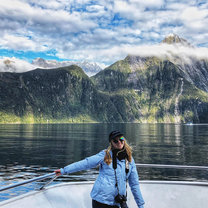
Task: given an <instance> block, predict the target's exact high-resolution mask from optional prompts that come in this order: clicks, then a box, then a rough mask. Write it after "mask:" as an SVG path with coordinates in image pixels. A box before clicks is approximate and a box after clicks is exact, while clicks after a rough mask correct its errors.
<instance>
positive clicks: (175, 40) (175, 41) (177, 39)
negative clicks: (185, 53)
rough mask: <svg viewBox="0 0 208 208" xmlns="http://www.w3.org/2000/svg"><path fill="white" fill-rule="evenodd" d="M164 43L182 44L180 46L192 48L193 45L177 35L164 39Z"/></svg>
mask: <svg viewBox="0 0 208 208" xmlns="http://www.w3.org/2000/svg"><path fill="white" fill-rule="evenodd" d="M162 43H167V44H180V45H183V46H188V47H192V46H191V44H190V43H189V42H188V41H187V40H185V39H183V38H181V37H179V36H178V35H176V34H170V35H168V36H167V37H165V38H164V40H163V41H162Z"/></svg>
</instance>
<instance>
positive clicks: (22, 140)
mask: <svg viewBox="0 0 208 208" xmlns="http://www.w3.org/2000/svg"><path fill="white" fill-rule="evenodd" d="M114 129H118V130H120V131H122V132H123V133H124V135H125V137H126V138H127V139H128V142H129V143H130V144H131V145H132V147H133V149H134V154H133V156H134V159H135V162H136V163H151V164H168V165H170V164H174V165H197V166H208V125H206V124H201V125H179V124H132V123H126V124H125V123H121V124H103V123H102V124H85V123H83V124H34V125H30V124H28V125H0V186H3V185H8V184H11V183H15V182H19V181H22V180H26V179H30V178H33V177H37V176H40V175H44V174H47V173H51V172H53V171H54V170H55V169H58V168H60V167H64V166H66V165H68V164H70V163H72V162H75V161H79V160H81V159H84V158H85V157H88V156H91V155H93V154H96V153H98V152H99V151H101V150H103V149H105V148H107V146H108V134H109V132H110V131H112V130H114ZM138 172H139V175H140V180H187V181H208V174H207V171H199V170H191V171H190V170H173V169H158V168H138ZM97 174H98V169H96V168H95V169H92V170H87V171H82V172H79V173H74V174H71V175H69V176H62V177H59V178H58V179H57V180H56V181H55V182H53V183H60V182H63V181H64V182H66V181H77V180H78V181H83V180H94V179H95V178H96V176H97ZM42 183H43V182H38V183H33V184H30V185H25V186H23V187H18V188H15V189H11V190H8V191H5V192H3V193H0V200H4V199H7V198H10V197H11V196H15V195H19V194H21V193H25V192H27V191H29V190H31V189H34V187H35V188H37V187H38V186H39V185H40V184H42Z"/></svg>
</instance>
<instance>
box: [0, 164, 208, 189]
mask: <svg viewBox="0 0 208 208" xmlns="http://www.w3.org/2000/svg"><path fill="white" fill-rule="evenodd" d="M136 166H137V167H143V168H146V167H147V168H174V169H195V170H208V167H207V166H187V165H161V164H142V163H136ZM52 176H54V178H52V179H51V180H50V181H49V182H48V183H46V184H45V185H43V186H42V187H41V188H40V189H43V188H44V187H45V186H46V185H48V184H49V183H51V182H52V181H53V180H54V179H56V174H55V173H54V172H53V173H49V174H46V175H43V176H39V177H36V178H32V179H29V180H25V181H22V182H19V183H15V184H11V185H8V186H4V187H2V188H0V192H1V191H5V190H8V189H11V188H15V187H18V186H21V185H24V184H28V183H31V182H35V181H41V180H44V179H47V178H50V177H52Z"/></svg>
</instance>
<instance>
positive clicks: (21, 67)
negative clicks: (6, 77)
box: [0, 57, 34, 73]
mask: <svg viewBox="0 0 208 208" xmlns="http://www.w3.org/2000/svg"><path fill="white" fill-rule="evenodd" d="M32 69H34V66H33V65H32V64H30V63H28V62H27V61H24V60H20V59H17V58H15V57H12V58H10V57H4V58H2V59H0V72H16V73H20V72H26V71H29V70H32Z"/></svg>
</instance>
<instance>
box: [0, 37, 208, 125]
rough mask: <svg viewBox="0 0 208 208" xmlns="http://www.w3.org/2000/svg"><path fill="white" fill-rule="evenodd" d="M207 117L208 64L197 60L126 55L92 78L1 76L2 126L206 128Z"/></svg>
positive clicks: (69, 72)
mask: <svg viewBox="0 0 208 208" xmlns="http://www.w3.org/2000/svg"><path fill="white" fill-rule="evenodd" d="M171 38H173V35H172V37H166V40H170V39H171ZM178 40H179V39H177V41H176V37H174V38H173V40H172V42H171V41H169V44H173V45H174V44H177V46H176V47H178ZM180 40H181V41H182V42H187V41H184V40H183V39H182V38H180ZM175 41H176V42H177V43H175ZM162 44H167V43H166V41H163V43H162ZM183 47H184V46H183ZM186 47H188V48H191V47H192V46H188V45H187V46H186ZM207 115H208V61H207V60H206V59H199V58H197V57H194V56H193V57H192V56H190V57H189V59H188V61H187V58H184V57H182V56H179V55H178V54H172V56H163V57H159V56H158V57H157V56H139V55H138V56H136V55H134V56H133V55H128V56H127V57H126V58H125V59H123V60H119V61H117V62H115V63H114V64H112V65H111V66H109V67H107V68H105V69H104V70H102V71H100V72H98V73H97V74H96V75H94V76H92V77H89V76H87V75H86V73H85V72H84V71H83V69H82V68H80V67H79V66H77V65H71V66H66V67H60V68H54V69H47V70H46V69H36V70H33V71H28V72H24V73H9V72H6V73H5V72H2V73H0V122H1V123H11V122H12V123H46V122H49V123H50V122H141V123H158V122H160V123H187V122H193V123H206V122H208V116H207Z"/></svg>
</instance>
